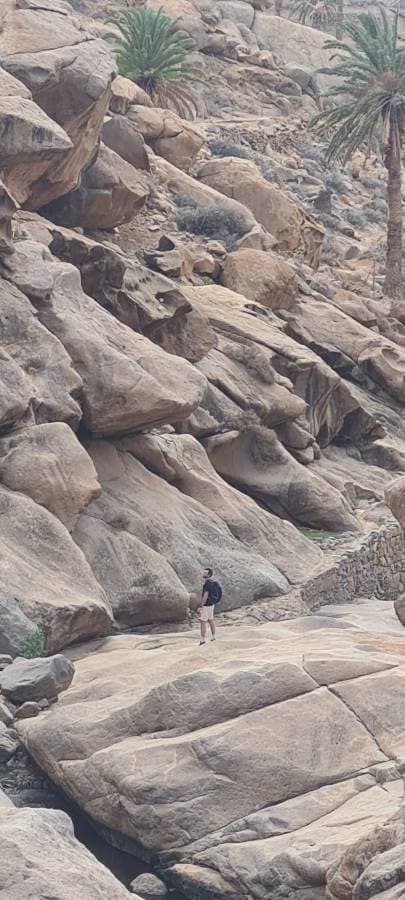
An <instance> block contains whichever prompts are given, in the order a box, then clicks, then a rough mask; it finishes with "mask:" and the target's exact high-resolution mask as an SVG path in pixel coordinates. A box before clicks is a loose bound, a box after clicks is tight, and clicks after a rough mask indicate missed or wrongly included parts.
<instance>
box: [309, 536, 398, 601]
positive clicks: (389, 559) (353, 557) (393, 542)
mask: <svg viewBox="0 0 405 900" xmlns="http://www.w3.org/2000/svg"><path fill="white" fill-rule="evenodd" d="M403 590H405V539H404V534H403V532H402V531H401V528H400V526H399V525H398V524H397V523H396V522H389V523H387V524H386V525H383V526H381V528H379V529H378V530H377V529H376V530H374V531H371V532H370V533H369V534H368V535H367V537H366V538H365V539H364V540H363V541H362V542H361V543H359V544H357V545H356V546H351V547H350V548H348V549H346V550H345V552H344V553H342V555H341V556H340V557H339V559H336V560H335V561H334V563H333V565H331V566H330V567H328V568H326V569H323V571H322V572H319V573H318V574H317V575H315V576H314V577H313V578H311V579H310V580H309V581H307V582H306V583H305V584H304V585H303V586H302V587H301V588H300V590H299V594H300V597H301V600H302V602H303V604H304V606H306V607H307V609H308V610H309V611H314V610H316V609H319V607H320V606H322V605H323V604H327V603H350V602H352V601H353V600H354V599H355V598H356V597H370V596H371V595H373V594H374V595H375V596H377V597H379V598H380V599H387V600H393V599H395V597H396V596H397V595H398V594H399V593H400V592H401V591H403Z"/></svg>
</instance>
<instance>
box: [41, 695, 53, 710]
mask: <svg viewBox="0 0 405 900" xmlns="http://www.w3.org/2000/svg"><path fill="white" fill-rule="evenodd" d="M57 699H58V698H57V697H50V698H49V700H47V699H46V697H44V698H43V700H38V706H39V708H40V709H49V707H50V705H51V703H56V701H57Z"/></svg>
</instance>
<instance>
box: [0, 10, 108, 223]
mask: <svg viewBox="0 0 405 900" xmlns="http://www.w3.org/2000/svg"><path fill="white" fill-rule="evenodd" d="M1 17H2V18H1V34H0V56H1V60H2V66H3V67H4V68H5V69H6V71H7V72H9V73H10V74H11V75H13V76H14V77H16V78H17V79H18V80H19V81H21V82H22V83H23V84H24V85H25V86H26V88H28V90H29V91H30V92H31V95H32V98H33V100H34V101H35V103H36V104H37V106H35V105H34V104H32V106H33V110H32V111H31V112H29V111H28V109H27V113H25V111H24V113H23V115H22V116H21V117H20V118H22V119H23V121H24V119H25V117H26V120H27V126H26V127H25V134H26V139H27V142H28V143H27V146H28V148H29V147H30V143H31V144H32V143H33V142H34V139H35V141H36V145H37V147H36V146H35V143H34V147H33V149H34V150H35V149H36V153H37V163H36V164H35V160H34V159H33V160H32V163H34V164H31V165H30V166H27V164H26V148H25V147H24V139H23V136H22V137H21V138H20V147H19V151H18V152H17V154H16V155H15V157H14V163H13V169H15V170H17V171H14V172H12V173H11V175H10V177H11V178H12V185H14V184H15V185H16V189H17V190H18V191H19V193H17V194H16V193H15V191H13V189H12V187H11V183H9V181H8V180H7V179H6V184H7V186H8V187H10V189H11V190H12V193H13V195H14V196H15V197H16V199H17V200H19V202H24V203H25V204H26V205H27V206H28V207H29V208H30V209H36V208H38V207H39V206H42V205H44V204H45V203H48V202H49V201H50V200H52V199H54V198H55V197H58V196H60V195H61V194H65V193H67V192H68V191H71V190H72V189H73V188H74V187H75V186H76V185H77V183H78V180H79V176H80V173H81V171H82V170H83V169H84V168H86V167H87V166H88V164H89V163H90V162H91V160H92V158H93V156H94V153H95V150H96V148H97V143H98V138H99V133H100V129H101V126H102V123H103V118H104V115H105V111H106V109H107V107H108V102H109V97H110V84H111V78H112V75H113V74H114V70H115V62H114V59H113V55H112V52H111V50H110V48H109V46H108V45H107V44H106V43H105V42H104V41H102V40H98V39H93V38H92V37H91V35H90V34H88V33H87V32H86V31H84V29H83V28H82V26H81V25H80V23H79V21H78V20H77V19H76V18H74V17H73V16H72V14H71V11H70V9H69V7H68V6H63V5H62V6H60V7H57V8H56V7H55V6H51V5H49V4H48V6H47V7H46V8H43V7H42V6H41V4H35V3H33V4H29V5H28V4H21V3H19V2H17V0H10V2H9V3H7V5H6V8H5V9H4V10H3V11H2V13H1ZM19 102H20V103H25V104H27V103H29V101H27V100H20V101H19ZM38 107H41V109H40V110H39V109H38ZM42 111H43V112H42ZM45 113H46V116H44V114H45ZM34 114H35V115H36V117H37V122H36V124H35V122H34ZM41 116H42V118H40V117H41ZM47 117H49V118H50V119H51V120H53V122H52V123H51V124H47V123H49V119H47ZM30 123H32V126H30ZM29 126H30V127H31V131H30V130H29ZM58 126H60V127H59V128H58ZM42 128H44V129H45V131H44V134H45V135H47V129H48V133H49V136H48V138H47V143H44V140H43V137H42V132H41V129H42ZM50 128H51V129H52V130H51V131H50ZM62 129H63V130H62ZM41 142H42V148H41V146H40V145H41ZM54 149H56V150H59V153H55V152H54ZM31 152H32V151H31ZM18 173H19V174H18Z"/></svg>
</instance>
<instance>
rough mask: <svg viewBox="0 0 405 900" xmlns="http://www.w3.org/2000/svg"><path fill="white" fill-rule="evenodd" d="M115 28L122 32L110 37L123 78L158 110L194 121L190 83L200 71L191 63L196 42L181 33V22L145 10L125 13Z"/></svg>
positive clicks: (193, 104) (137, 8)
mask: <svg viewBox="0 0 405 900" xmlns="http://www.w3.org/2000/svg"><path fill="white" fill-rule="evenodd" d="M114 24H115V25H116V27H117V28H118V30H119V32H120V33H119V34H116V33H113V34H111V39H112V40H113V42H114V44H115V49H116V52H117V63H118V68H119V72H120V74H121V75H124V76H125V77H126V78H130V79H131V81H134V82H135V83H136V84H138V85H139V87H141V88H143V90H144V91H146V93H147V94H148V95H149V96H150V98H151V99H152V101H153V103H154V104H155V106H162V107H166V108H170V109H174V110H175V112H178V113H179V114H180V115H182V116H184V117H185V118H193V117H194V116H195V113H196V106H195V101H194V100H193V97H192V94H191V91H190V88H189V87H188V84H187V83H188V82H191V81H196V80H198V79H200V78H201V71H200V69H198V68H197V67H196V66H195V65H194V64H193V62H192V60H191V55H190V54H191V52H192V50H194V41H193V40H192V38H191V37H190V36H189V35H188V34H186V33H185V32H184V31H181V29H180V27H179V19H171V18H170V16H167V15H166V13H165V12H164V11H163V9H162V8H161V9H159V10H158V11H157V12H156V11H155V10H153V9H149V7H147V6H142V7H134V8H131V9H127V10H124V11H123V12H122V13H121V14H120V16H119V17H118V19H117V20H116V21H115V22H114Z"/></svg>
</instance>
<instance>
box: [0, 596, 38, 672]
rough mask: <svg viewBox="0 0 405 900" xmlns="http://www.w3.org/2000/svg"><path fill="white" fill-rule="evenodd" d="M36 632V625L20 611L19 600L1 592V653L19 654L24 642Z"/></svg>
mask: <svg viewBox="0 0 405 900" xmlns="http://www.w3.org/2000/svg"><path fill="white" fill-rule="evenodd" d="M33 631H35V624H34V622H32V621H31V619H29V618H28V617H27V616H26V615H24V613H23V611H22V610H21V609H20V606H19V604H18V603H17V600H15V599H14V597H12V596H11V595H10V594H7V593H4V592H3V591H0V652H1V653H9V654H11V656H10V658H11V657H13V656H16V655H17V654H18V653H19V650H20V647H21V644H22V642H23V640H24V639H25V638H26V637H28V635H29V634H32V632H33Z"/></svg>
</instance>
